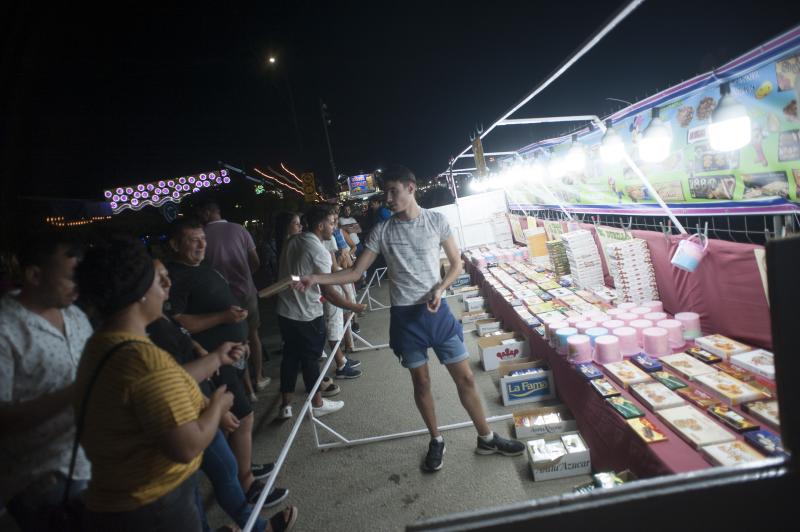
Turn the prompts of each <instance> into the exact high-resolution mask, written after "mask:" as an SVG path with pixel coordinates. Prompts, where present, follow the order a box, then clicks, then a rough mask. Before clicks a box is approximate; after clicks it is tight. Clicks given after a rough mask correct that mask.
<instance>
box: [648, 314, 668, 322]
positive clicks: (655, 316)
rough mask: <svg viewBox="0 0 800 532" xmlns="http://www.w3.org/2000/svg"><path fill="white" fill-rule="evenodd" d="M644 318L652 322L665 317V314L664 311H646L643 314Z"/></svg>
mask: <svg viewBox="0 0 800 532" xmlns="http://www.w3.org/2000/svg"><path fill="white" fill-rule="evenodd" d="M643 318H644V319H646V320H650V321H652V322H653V323H655V322H657V321H661V320H665V319H667V314H666V313H664V312H648V313H647V314H645V315H644V316H643Z"/></svg>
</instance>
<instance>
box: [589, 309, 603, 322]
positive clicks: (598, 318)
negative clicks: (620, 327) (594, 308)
mask: <svg viewBox="0 0 800 532" xmlns="http://www.w3.org/2000/svg"><path fill="white" fill-rule="evenodd" d="M607 319H608V315H607V314H606V313H605V312H599V311H598V312H589V313H588V314H586V321H593V322H596V323H600V322H602V321H606V320H607Z"/></svg>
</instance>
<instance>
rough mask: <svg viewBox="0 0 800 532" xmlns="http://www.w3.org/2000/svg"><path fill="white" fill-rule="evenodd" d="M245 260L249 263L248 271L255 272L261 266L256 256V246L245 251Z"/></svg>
mask: <svg viewBox="0 0 800 532" xmlns="http://www.w3.org/2000/svg"><path fill="white" fill-rule="evenodd" d="M247 262H248V263H249V264H250V271H251V272H255V271H257V270H258V267H259V266H261V260H259V258H258V252H257V251H256V248H252V249H250V250H248V252H247Z"/></svg>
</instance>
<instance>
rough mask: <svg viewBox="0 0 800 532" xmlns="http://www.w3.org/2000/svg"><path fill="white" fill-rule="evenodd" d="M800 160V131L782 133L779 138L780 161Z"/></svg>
mask: <svg viewBox="0 0 800 532" xmlns="http://www.w3.org/2000/svg"><path fill="white" fill-rule="evenodd" d="M798 159H800V129H792V130H790V131H782V132H781V134H780V137H778V160H779V161H781V162H783V161H796V160H798Z"/></svg>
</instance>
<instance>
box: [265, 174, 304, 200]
mask: <svg viewBox="0 0 800 532" xmlns="http://www.w3.org/2000/svg"><path fill="white" fill-rule="evenodd" d="M253 170H255V171H256V172H257V173H258V174H260V175H262V176H264V177H266V178H267V179H271V180H272V181H275V182H276V183H278V184H279V185H281V186H282V187H285V188H288V189H289V190H291V191H293V192H296V193H298V194H300V195H301V196H302V195H303V191H302V190H300V189H299V188H297V187H294V186H292V185H291V184H289V183H284V182H283V181H281V180H280V179H278V178H277V177H274V176H271V175H269V174H267V173H264V172H262V171H261V170H259V169H258V168H255V167H254V168H253Z"/></svg>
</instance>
